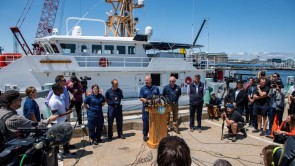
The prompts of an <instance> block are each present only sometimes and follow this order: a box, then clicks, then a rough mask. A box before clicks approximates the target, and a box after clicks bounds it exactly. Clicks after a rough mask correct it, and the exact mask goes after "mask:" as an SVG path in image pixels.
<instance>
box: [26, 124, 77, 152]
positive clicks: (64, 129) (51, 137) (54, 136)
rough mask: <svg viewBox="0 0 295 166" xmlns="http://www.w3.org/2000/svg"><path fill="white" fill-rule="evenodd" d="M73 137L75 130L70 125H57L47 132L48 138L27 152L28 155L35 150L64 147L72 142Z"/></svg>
mask: <svg viewBox="0 0 295 166" xmlns="http://www.w3.org/2000/svg"><path fill="white" fill-rule="evenodd" d="M72 136H73V128H72V126H71V124H70V123H59V124H56V125H54V126H52V127H51V128H50V129H49V130H48V131H47V132H46V138H45V139H42V140H41V141H40V142H39V143H37V144H36V145H34V146H33V147H32V148H30V149H29V150H27V151H26V154H27V155H30V154H33V153H34V152H35V150H37V149H42V148H44V147H50V146H58V145H64V144H66V143H67V142H69V141H70V140H71V138H72Z"/></svg>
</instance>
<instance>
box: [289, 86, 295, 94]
mask: <svg viewBox="0 0 295 166" xmlns="http://www.w3.org/2000/svg"><path fill="white" fill-rule="evenodd" d="M293 91H295V85H293V86H291V87H290V89H289V91H288V94H289V95H291V94H292V92H293Z"/></svg>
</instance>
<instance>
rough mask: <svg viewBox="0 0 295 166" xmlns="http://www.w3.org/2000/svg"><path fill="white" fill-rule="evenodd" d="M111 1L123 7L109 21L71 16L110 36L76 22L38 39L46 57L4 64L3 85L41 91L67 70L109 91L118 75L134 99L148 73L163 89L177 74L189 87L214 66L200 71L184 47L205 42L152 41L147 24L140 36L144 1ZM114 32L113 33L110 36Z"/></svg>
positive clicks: (0, 72) (0, 80)
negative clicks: (136, 14)
mask: <svg viewBox="0 0 295 166" xmlns="http://www.w3.org/2000/svg"><path fill="white" fill-rule="evenodd" d="M106 2H108V3H112V4H115V3H116V5H113V6H117V5H118V6H119V7H117V8H115V9H114V12H113V13H108V14H109V16H108V20H107V21H103V20H98V19H86V18H69V19H68V20H70V19H78V20H88V21H99V22H103V24H104V25H105V34H103V35H102V36H83V32H82V29H81V27H79V26H75V27H74V28H73V31H72V32H71V33H70V32H69V30H68V29H67V34H66V35H58V34H55V33H53V34H52V35H51V36H46V37H42V38H36V42H37V43H39V45H40V46H42V47H41V48H42V50H43V53H45V55H28V56H22V57H21V58H19V59H17V60H16V61H14V62H13V63H11V64H10V65H8V66H6V67H4V68H2V69H1V70H0V77H1V78H0V89H2V90H3V91H4V90H7V89H8V88H11V87H14V88H18V89H19V90H20V91H24V90H25V89H26V88H27V87H28V86H34V87H36V88H37V89H38V90H41V89H43V88H44V85H45V86H46V84H47V83H53V82H54V78H55V76H56V75H59V74H62V75H64V76H65V78H66V79H69V78H70V76H71V75H72V74H75V75H76V76H77V77H78V78H80V77H83V78H85V77H89V78H91V80H88V91H90V88H89V87H90V86H91V85H92V84H98V85H99V86H100V88H102V89H103V90H106V89H108V88H109V87H110V86H111V80H112V79H118V80H119V85H120V88H122V89H123V90H124V96H125V97H127V98H128V97H137V96H138V94H139V90H140V88H141V87H142V86H143V85H144V84H145V82H144V78H145V76H146V75H147V74H150V75H151V76H152V79H153V84H154V85H157V86H159V88H160V90H162V88H163V87H164V86H165V85H167V84H168V83H169V82H168V81H169V77H170V76H171V75H174V76H175V77H176V78H177V81H176V84H178V85H185V84H186V82H187V81H188V80H190V79H191V78H193V76H194V75H195V74H200V75H201V77H202V81H205V78H206V71H209V70H210V69H196V68H195V67H194V66H193V60H192V59H191V58H189V57H190V56H189V55H187V54H185V51H183V50H185V49H191V50H192V49H193V48H195V47H201V46H200V45H192V44H177V43H169V42H151V41H149V40H150V39H151V38H150V37H151V34H152V28H151V27H147V28H146V29H145V34H144V35H139V34H136V28H135V26H136V23H137V20H136V18H135V19H134V18H133V16H132V10H133V8H142V7H143V6H144V5H143V1H142V0H141V1H139V2H137V3H136V4H133V3H132V2H128V3H127V1H112V0H108V1H106ZM130 3H132V4H131V5H130ZM127 6H129V7H128V8H127ZM130 6H132V7H130ZM68 20H67V21H68ZM67 28H68V25H67ZM110 33H112V34H113V36H109V34H110ZM151 52H152V53H151ZM187 52H191V51H187Z"/></svg>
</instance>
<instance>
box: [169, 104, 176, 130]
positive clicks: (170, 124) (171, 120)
mask: <svg viewBox="0 0 295 166" xmlns="http://www.w3.org/2000/svg"><path fill="white" fill-rule="evenodd" d="M171 112H172V115H173V116H172V117H171V115H170V114H171ZM171 112H168V114H167V115H168V117H167V121H168V125H169V127H170V128H172V123H173V128H175V129H178V125H177V120H178V103H173V104H171Z"/></svg>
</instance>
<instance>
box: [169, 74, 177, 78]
mask: <svg viewBox="0 0 295 166" xmlns="http://www.w3.org/2000/svg"><path fill="white" fill-rule="evenodd" d="M170 76H174V77H175V78H176V79H178V73H171V75H170Z"/></svg>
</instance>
